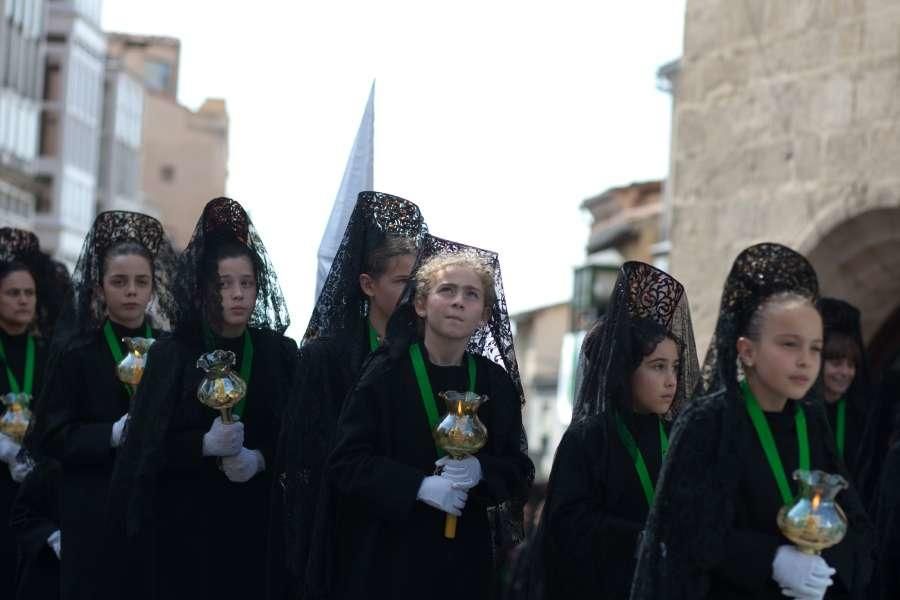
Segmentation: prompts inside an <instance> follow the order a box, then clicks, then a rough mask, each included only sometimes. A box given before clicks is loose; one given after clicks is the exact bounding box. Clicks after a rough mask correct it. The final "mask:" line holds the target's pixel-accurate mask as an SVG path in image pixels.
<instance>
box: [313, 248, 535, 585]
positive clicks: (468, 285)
mask: <svg viewBox="0 0 900 600" xmlns="http://www.w3.org/2000/svg"><path fill="white" fill-rule="evenodd" d="M455 249H456V250H457V252H448V253H437V255H432V258H430V259H429V260H427V261H426V262H425V263H424V264H423V265H422V266H421V267H420V268H419V269H418V270H417V273H416V284H417V285H416V288H415V294H414V299H412V300H411V302H410V303H409V304H406V305H404V306H401V307H400V308H398V311H397V312H396V313H395V315H394V318H392V321H391V324H390V325H389V328H388V336H387V347H386V348H384V349H382V350H379V351H378V352H376V353H375V354H374V355H373V356H372V358H371V359H370V361H369V362H368V363H367V366H366V367H365V368H364V371H363V374H362V375H361V377H360V381H359V382H358V384H357V385H356V388H355V390H354V391H353V392H352V393H351V395H350V397H349V398H348V400H347V403H346V404H345V407H344V411H343V413H342V414H341V418H340V421H339V423H338V432H337V442H336V446H335V450H334V452H333V453H332V455H331V457H330V458H329V462H328V465H329V475H328V478H329V482H330V483H331V485H333V486H334V488H336V489H337V490H338V497H337V519H336V524H335V531H334V532H333V534H334V536H335V539H336V540H337V545H338V548H337V553H336V559H335V560H336V568H335V575H334V580H333V582H332V583H333V586H334V593H333V596H332V597H334V598H348V599H349V598H363V597H367V598H376V597H377V598H392V599H403V598H421V597H423V596H427V597H429V598H436V599H441V598H459V597H466V598H488V597H490V595H491V592H492V585H493V581H492V579H493V578H494V575H495V573H494V568H493V560H494V556H493V546H492V542H494V541H496V540H497V538H499V537H500V536H501V533H502V532H501V531H500V530H499V529H498V528H497V526H495V524H494V523H492V521H491V515H492V514H496V513H492V512H491V510H490V507H496V506H498V505H500V504H502V503H505V502H506V503H508V502H511V501H513V502H515V503H516V505H517V506H521V503H523V501H524V498H525V495H526V493H527V488H528V486H529V484H530V482H531V479H532V478H533V466H532V464H531V461H530V460H529V459H528V456H527V453H526V449H525V447H524V433H523V429H522V420H521V406H520V403H521V393H520V387H519V386H518V385H517V382H518V371H517V369H516V368H515V355H514V352H513V349H512V345H511V336H509V327H508V321H507V320H506V319H507V318H506V311H505V303H504V302H503V300H502V287H501V286H500V284H499V273H498V271H499V268H498V267H497V264H496V257H495V256H493V257H492V258H493V261H492V262H493V268H491V266H489V264H490V263H487V262H486V261H485V260H484V259H483V258H481V257H479V256H478V255H476V254H474V252H473V251H469V252H459V251H458V249H459V246H458V245H457V246H456V248H455ZM426 252H427V249H426ZM484 254H486V253H484ZM410 308H414V310H415V314H416V315H417V317H418V319H419V320H420V322H421V326H422V328H423V329H424V334H423V337H421V338H419V337H418V335H416V334H415V328H413V329H410V326H411V325H414V324H415V323H416V321H414V320H411V319H410V314H409V312H408V310H409V309H410ZM467 347H468V348H469V351H467ZM473 348H475V349H476V350H475V351H474V352H473V351H471V350H472V349H473ZM478 349H480V350H481V351H480V352H479V351H478ZM492 358H493V359H494V360H497V361H500V362H503V364H504V366H506V369H504V368H503V367H501V366H499V365H498V364H496V363H495V362H494V361H493V360H491V359H492ZM445 390H460V391H463V390H473V391H475V392H476V393H478V394H481V395H487V396H488V397H489V398H490V399H489V400H488V401H487V402H486V403H485V404H483V405H482V406H481V408H480V409H479V413H478V414H479V417H480V419H481V420H482V421H483V422H484V424H485V425H486V427H487V430H488V442H487V445H486V446H485V447H484V448H483V449H482V450H480V451H479V452H478V453H476V455H475V456H472V457H469V458H466V459H463V460H450V459H447V458H441V459H439V460H437V461H435V459H436V458H437V457H438V456H439V453H438V451H437V449H436V448H435V443H434V440H433V438H432V435H431V431H432V429H433V427H434V425H435V424H436V422H435V421H436V419H435V418H432V417H430V416H429V415H432V414H433V415H434V416H435V417H436V416H437V413H438V412H439V411H441V410H442V409H444V406H443V401H442V399H441V398H440V395H439V393H440V392H441V391H445ZM436 464H437V465H438V467H440V470H439V471H437V473H438V474H435V473H436V471H435V465H436ZM448 514H451V515H457V516H459V521H458V527H457V530H456V538H455V539H447V538H445V537H444V522H445V518H446V516H447V515H448ZM518 525H519V527H521V521H520V520H519V522H518Z"/></svg>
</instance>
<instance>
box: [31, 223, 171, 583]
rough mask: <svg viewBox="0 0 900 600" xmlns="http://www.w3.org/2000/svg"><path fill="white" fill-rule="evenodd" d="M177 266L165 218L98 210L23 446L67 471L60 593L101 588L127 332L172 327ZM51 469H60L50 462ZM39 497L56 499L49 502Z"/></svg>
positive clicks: (125, 390)
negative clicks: (118, 372)
mask: <svg viewBox="0 0 900 600" xmlns="http://www.w3.org/2000/svg"><path fill="white" fill-rule="evenodd" d="M173 267H174V253H173V251H172V248H171V246H170V245H169V242H168V240H167V239H166V236H165V233H164V231H163V228H162V225H161V224H160V223H159V221H157V220H156V219H154V218H153V217H149V216H147V215H144V214H140V213H132V212H125V211H109V212H104V213H101V214H99V215H98V216H97V218H96V219H95V220H94V223H93V225H92V227H91V229H90V231H89V232H88V234H87V236H86V238H85V240H84V245H83V247H82V251H81V255H80V256H79V258H78V262H77V263H76V266H75V272H74V275H73V277H72V282H73V293H72V295H71V297H70V298H69V300H68V301H67V303H66V305H65V307H64V308H63V309H62V313H61V315H60V317H59V319H58V321H57V323H56V326H55V329H54V332H53V340H52V343H51V348H50V357H49V360H48V366H47V374H46V382H45V384H44V386H43V388H42V391H41V395H40V397H39V401H38V404H37V407H36V409H35V411H34V418H33V419H32V423H31V428H30V430H29V432H28V435H27V437H26V441H25V445H26V448H27V449H28V451H29V453H30V454H31V455H32V457H33V458H34V460H35V461H36V462H38V463H39V464H40V463H42V462H44V461H47V460H51V459H52V460H55V461H57V462H58V464H59V467H60V469H61V471H60V480H59V495H60V497H59V500H58V506H59V528H60V529H61V530H62V531H64V532H65V535H64V538H65V547H66V551H65V552H63V553H62V557H61V564H60V568H61V574H60V578H61V588H60V589H61V597H62V598H64V599H66V598H96V597H98V595H99V584H100V583H101V581H102V578H103V573H104V564H103V562H102V556H103V545H102V541H101V540H102V532H103V530H104V527H105V524H106V513H105V510H104V509H105V506H106V497H107V492H108V485H109V478H110V475H111V473H112V467H113V461H114V458H115V454H116V452H117V448H119V447H120V446H121V443H122V440H123V438H124V431H125V425H126V423H127V420H128V410H129V401H130V397H131V395H132V393H133V388H131V387H129V386H126V385H125V384H123V383H122V382H120V381H119V379H118V378H117V376H116V365H117V364H118V362H120V361H121V360H122V358H123V355H124V354H125V353H126V352H127V349H126V348H125V347H124V345H123V343H122V338H125V337H143V338H155V337H157V336H158V334H159V332H160V329H161V328H162V327H164V326H166V325H167V324H168V322H169V320H170V319H171V317H172V313H173V302H172V294H171V288H170V285H171V276H172V271H173ZM48 476H49V477H50V478H51V479H52V477H53V476H54V475H53V471H52V466H51V468H50V471H49V475H48ZM52 488H53V486H52V483H50V484H49V489H50V490H51V491H49V492H41V493H39V494H38V495H39V496H46V495H47V494H52ZM25 502H26V504H27V503H28V500H27V499H26V500H25ZM42 502H43V503H44V505H46V506H52V500H51V501H50V502H46V499H44V500H42ZM19 516H20V517H21V514H20V515H19Z"/></svg>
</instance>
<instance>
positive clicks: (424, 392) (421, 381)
mask: <svg viewBox="0 0 900 600" xmlns="http://www.w3.org/2000/svg"><path fill="white" fill-rule="evenodd" d="M409 357H410V359H411V360H412V365H413V371H414V372H415V375H416V383H417V384H418V385H419V396H421V398H422V407H423V408H424V409H425V415H426V416H427V417H428V430H429V431H434V428H435V427H437V425H438V422H439V420H438V419H439V416H438V410H437V403H436V402H435V400H434V390H433V389H432V388H431V379H430V378H429V377H428V369H426V368H425V358H424V357H423V356H422V349H421V348H420V347H419V344H418V342H417V343H415V344H412V345H410V347H409ZM466 359H467V360H466V363H467V365H468V371H469V391H470V392H472V393H474V392H475V377H476V367H475V359H474V358H473V357H472V355H471V354H469V353H466ZM437 453H438V457H441V456H443V455H444V454H445V453H444V451H443V449H441V448H437Z"/></svg>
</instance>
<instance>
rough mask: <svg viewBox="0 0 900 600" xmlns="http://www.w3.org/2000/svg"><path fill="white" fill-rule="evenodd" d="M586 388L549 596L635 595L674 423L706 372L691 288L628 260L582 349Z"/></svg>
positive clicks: (562, 482)
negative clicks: (639, 554)
mask: <svg viewBox="0 0 900 600" xmlns="http://www.w3.org/2000/svg"><path fill="white" fill-rule="evenodd" d="M581 369H582V372H583V373H584V379H583V382H582V386H581V388H580V390H579V393H578V397H577V399H576V403H575V410H574V416H573V421H572V424H571V425H570V426H569V428H568V430H567V431H566V433H565V435H564V436H563V439H562V441H561V442H560V445H559V448H558V449H557V451H556V457H555V459H554V464H553V470H552V472H551V474H550V483H549V485H548V492H547V500H546V502H545V504H544V510H543V515H542V519H543V520H542V524H541V530H540V535H539V540H540V542H539V543H542V544H543V552H544V560H545V564H544V565H534V566H537V567H538V568H543V569H544V570H545V572H546V592H545V597H546V598H560V599H563V598H566V599H568V598H572V599H576V598H626V597H627V596H628V593H629V590H630V586H631V576H632V574H633V572H634V564H635V563H634V556H635V551H636V548H637V543H638V540H639V538H640V532H641V530H642V529H643V527H644V522H645V521H646V518H647V513H648V512H649V510H650V505H651V504H652V499H653V493H654V492H653V489H654V484H655V482H656V479H657V475H658V473H659V469H660V466H661V464H662V461H663V458H664V456H665V452H666V447H667V444H668V432H669V429H670V427H671V423H672V421H673V420H674V418H675V416H677V414H678V412H679V410H680V409H681V408H683V406H684V404H685V402H686V399H687V398H688V396H689V394H690V390H692V389H693V384H694V382H695V381H696V378H697V375H698V371H699V369H698V365H697V351H696V348H695V346H694V336H693V330H692V328H691V318H690V310H689V308H688V302H687V296H686V295H685V293H684V288H683V287H682V286H681V284H680V283H678V282H677V281H676V280H675V279H674V278H672V277H671V276H669V275H667V274H666V273H664V272H662V271H660V270H658V269H655V268H654V267H651V266H650V265H647V264H644V263H640V262H628V263H625V264H624V265H623V266H622V268H621V270H620V272H619V277H618V280H617V281H616V285H615V288H614V291H613V293H612V297H611V299H610V304H609V309H608V311H607V312H606V314H605V315H604V316H603V317H602V320H601V321H600V322H599V323H597V325H595V326H594V328H593V330H592V331H591V332H590V333H589V334H588V335H587V337H586V338H585V341H584V345H583V348H582V352H581Z"/></svg>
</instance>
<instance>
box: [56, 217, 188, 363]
mask: <svg viewBox="0 0 900 600" xmlns="http://www.w3.org/2000/svg"><path fill="white" fill-rule="evenodd" d="M128 241H131V242H136V243H138V244H140V245H141V246H143V247H144V248H146V249H147V251H148V252H149V253H150V255H151V256H152V257H153V265H152V267H153V288H154V289H153V299H152V300H151V301H150V305H149V306H148V307H147V314H148V316H149V317H150V319H151V320H152V321H153V322H154V324H155V325H157V326H165V325H168V323H169V322H170V319H171V317H172V315H173V313H174V305H175V300H174V296H173V295H172V274H173V272H174V266H175V252H174V250H172V246H171V244H170V243H169V241H168V239H167V238H166V235H165V232H164V231H163V227H162V224H160V222H159V221H157V220H156V219H154V218H153V217H150V216H148V215H144V214H141V213H135V212H127V211H107V212H103V213H100V214H99V215H97V218H96V219H95V220H94V224H93V226H92V227H91V229H90V231H88V234H87V236H86V237H85V239H84V245H83V246H82V249H81V255H80V256H79V257H78V262H77V263H76V264H75V271H74V274H73V275H72V283H73V286H74V294H73V298H72V302H71V303H70V306H69V307H68V308H67V309H66V310H65V311H64V312H63V315H62V317H61V318H60V321H59V323H58V324H57V331H56V332H55V334H54V340H53V346H54V347H55V348H60V346H62V348H60V349H64V348H65V346H67V345H68V344H69V343H70V342H71V341H73V340H74V339H75V338H78V337H81V336H84V335H91V334H92V333H93V332H95V331H97V330H98V329H99V328H100V326H101V325H102V324H103V321H104V319H106V306H105V304H104V303H103V299H102V297H101V296H100V294H98V293H97V290H98V289H100V287H101V284H102V281H101V277H102V272H103V261H104V260H106V252H107V251H108V250H109V249H110V248H111V247H113V246H115V245H116V244H119V243H121V242H128ZM53 353H54V352H53V351H51V359H52V354H53Z"/></svg>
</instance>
